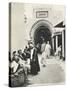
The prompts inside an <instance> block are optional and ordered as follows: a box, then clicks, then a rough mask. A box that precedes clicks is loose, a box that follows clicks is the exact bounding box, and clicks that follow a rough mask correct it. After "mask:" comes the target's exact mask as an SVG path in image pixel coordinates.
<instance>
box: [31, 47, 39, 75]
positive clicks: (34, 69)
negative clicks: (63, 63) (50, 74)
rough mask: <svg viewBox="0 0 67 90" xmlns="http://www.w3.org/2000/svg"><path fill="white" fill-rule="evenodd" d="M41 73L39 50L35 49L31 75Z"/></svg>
mask: <svg viewBox="0 0 67 90" xmlns="http://www.w3.org/2000/svg"><path fill="white" fill-rule="evenodd" d="M39 71H40V66H39V62H38V53H37V49H36V48H35V49H34V51H33V56H32V60H31V74H34V75H35V74H37V73H38V72H39Z"/></svg>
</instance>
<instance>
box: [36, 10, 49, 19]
mask: <svg viewBox="0 0 67 90" xmlns="http://www.w3.org/2000/svg"><path fill="white" fill-rule="evenodd" d="M46 17H48V11H36V18H46Z"/></svg>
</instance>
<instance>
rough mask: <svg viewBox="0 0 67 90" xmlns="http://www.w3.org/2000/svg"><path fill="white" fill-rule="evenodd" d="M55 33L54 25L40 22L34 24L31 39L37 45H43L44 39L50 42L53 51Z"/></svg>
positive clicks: (44, 21) (43, 21)
mask: <svg viewBox="0 0 67 90" xmlns="http://www.w3.org/2000/svg"><path fill="white" fill-rule="evenodd" d="M53 31H54V27H53V25H52V24H51V23H50V22H49V21H47V20H39V21H37V22H35V23H34V25H33V26H32V28H31V31H30V38H31V39H32V40H33V41H34V43H35V45H37V43H40V44H42V38H41V37H43V38H44V41H45V42H47V41H49V42H50V45H51V47H52V51H53V45H52V33H53Z"/></svg>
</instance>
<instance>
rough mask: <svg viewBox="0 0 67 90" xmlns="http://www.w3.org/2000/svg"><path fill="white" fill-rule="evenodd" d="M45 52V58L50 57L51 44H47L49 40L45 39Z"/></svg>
mask: <svg viewBox="0 0 67 90" xmlns="http://www.w3.org/2000/svg"><path fill="white" fill-rule="evenodd" d="M45 52H46V58H49V57H50V53H51V45H50V44H49V41H47V44H46V47H45Z"/></svg>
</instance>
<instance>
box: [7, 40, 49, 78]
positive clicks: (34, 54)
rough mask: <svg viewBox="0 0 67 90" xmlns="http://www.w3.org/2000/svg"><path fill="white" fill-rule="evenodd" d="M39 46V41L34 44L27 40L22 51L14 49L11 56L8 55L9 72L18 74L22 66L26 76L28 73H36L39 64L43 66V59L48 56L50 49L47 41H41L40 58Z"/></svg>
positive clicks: (38, 69) (39, 66)
mask: <svg viewBox="0 0 67 90" xmlns="http://www.w3.org/2000/svg"><path fill="white" fill-rule="evenodd" d="M39 46H40V45H39V43H38V44H37V45H34V44H33V43H32V42H28V44H27V46H26V47H25V48H24V51H23V52H22V50H18V51H14V52H13V53H12V58H11V57H9V59H10V68H11V70H10V71H11V73H13V74H18V72H20V71H19V69H20V68H23V71H24V73H25V76H26V78H27V75H28V73H30V74H32V75H37V74H38V72H39V71H40V69H41V64H42V65H43V66H45V59H46V58H49V56H50V51H51V46H50V44H49V41H47V43H45V42H43V43H42V44H41V52H42V53H41V58H39V49H40V47H39ZM9 56H10V55H9ZM11 73H10V74H11Z"/></svg>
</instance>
